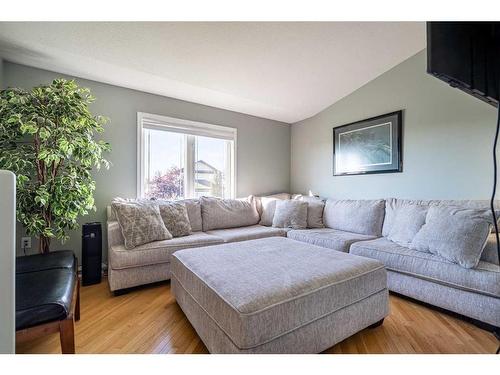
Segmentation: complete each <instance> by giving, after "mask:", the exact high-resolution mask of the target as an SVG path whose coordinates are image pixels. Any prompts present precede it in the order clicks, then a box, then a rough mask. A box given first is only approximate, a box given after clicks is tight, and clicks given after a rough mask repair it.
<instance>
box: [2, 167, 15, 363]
mask: <svg viewBox="0 0 500 375" xmlns="http://www.w3.org/2000/svg"><path fill="white" fill-rule="evenodd" d="M0 197H2V198H1V199H0V239H1V243H2V246H0V286H1V287H0V353H2V354H6V353H14V351H15V346H14V337H15V336H14V335H15V333H14V332H15V301H14V297H15V295H16V294H15V279H14V277H15V239H16V238H15V235H16V219H15V218H16V178H15V176H14V174H13V173H12V172H9V171H2V170H0Z"/></svg>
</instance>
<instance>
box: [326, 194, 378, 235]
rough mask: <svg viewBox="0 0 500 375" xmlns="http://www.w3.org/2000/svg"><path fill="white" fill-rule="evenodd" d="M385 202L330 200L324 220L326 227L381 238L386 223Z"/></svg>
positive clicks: (327, 203) (327, 202)
mask: <svg viewBox="0 0 500 375" xmlns="http://www.w3.org/2000/svg"><path fill="white" fill-rule="evenodd" d="M384 207H385V201H384V200H381V199H379V200H335V199H328V200H327V201H326V205H325V211H324V214H323V219H324V222H325V226H327V227H328V228H332V229H338V230H343V231H346V232H353V233H360V234H367V235H370V236H380V235H381V232H382V223H383V221H384Z"/></svg>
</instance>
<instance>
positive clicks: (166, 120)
mask: <svg viewBox="0 0 500 375" xmlns="http://www.w3.org/2000/svg"><path fill="white" fill-rule="evenodd" d="M144 129H157V130H165V131H170V132H172V133H181V134H185V135H187V138H188V140H187V142H186V147H185V150H184V153H185V155H184V158H185V161H186V163H185V164H186V165H185V187H184V199H188V198H195V196H194V176H195V171H194V158H195V155H194V152H195V149H194V137H193V136H204V137H211V138H218V139H225V140H227V141H230V142H231V143H229V145H230V151H231V152H230V161H229V165H230V167H229V169H230V171H231V172H232V173H231V179H230V183H231V188H230V198H235V197H236V191H237V189H236V182H237V178H236V176H237V135H238V130H237V129H236V128H233V127H229V126H221V125H214V124H208V123H204V122H198V121H191V120H184V119H179V118H174V117H168V116H162V115H156V114H152V113H145V112H137V170H136V180H137V181H136V183H137V185H136V186H137V190H136V197H137V198H142V197H144V172H145V168H144V167H145V165H144V162H145V160H146V156H145V155H144V152H145V147H144V146H145V145H144V141H145V139H144ZM187 176H192V177H193V181H190V179H189V178H188V177H187Z"/></svg>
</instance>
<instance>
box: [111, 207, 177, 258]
mask: <svg viewBox="0 0 500 375" xmlns="http://www.w3.org/2000/svg"><path fill="white" fill-rule="evenodd" d="M111 207H112V208H113V210H114V211H115V214H116V218H117V220H118V224H119V225H120V229H121V231H122V235H123V238H124V240H125V249H127V250H130V249H133V248H134V247H136V246H139V245H143V244H145V243H148V242H153V241H160V240H170V239H171V238H172V235H171V234H170V232H169V231H168V230H167V228H166V227H165V224H164V223H163V220H162V218H161V215H160V209H159V207H158V205H155V204H151V203H147V202H139V201H136V202H125V201H113V203H111Z"/></svg>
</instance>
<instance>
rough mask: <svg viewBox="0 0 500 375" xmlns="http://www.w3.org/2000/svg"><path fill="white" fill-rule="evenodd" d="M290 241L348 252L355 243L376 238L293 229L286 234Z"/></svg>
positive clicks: (356, 234) (325, 229)
mask: <svg viewBox="0 0 500 375" xmlns="http://www.w3.org/2000/svg"><path fill="white" fill-rule="evenodd" d="M287 237H288V238H291V239H292V240H296V241H301V242H307V243H310V244H313V245H317V246H321V247H326V248H329V249H333V250H337V251H343V252H344V253H348V252H349V247H350V246H351V245H352V244H353V243H354V242H357V241H367V240H372V239H374V238H376V237H375V236H369V235H366V234H358V233H352V232H344V231H341V230H337V229H331V228H321V229H320V228H318V229H305V230H304V229H293V230H291V231H289V232H288V233H287Z"/></svg>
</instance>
